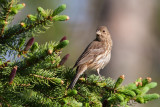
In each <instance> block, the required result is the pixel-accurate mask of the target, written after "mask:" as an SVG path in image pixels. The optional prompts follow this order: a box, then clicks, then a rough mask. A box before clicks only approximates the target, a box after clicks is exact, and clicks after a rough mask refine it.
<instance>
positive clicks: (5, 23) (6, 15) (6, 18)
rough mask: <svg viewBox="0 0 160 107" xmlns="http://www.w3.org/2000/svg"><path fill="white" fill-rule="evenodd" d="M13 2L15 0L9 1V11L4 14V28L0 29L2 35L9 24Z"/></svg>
mask: <svg viewBox="0 0 160 107" xmlns="http://www.w3.org/2000/svg"><path fill="white" fill-rule="evenodd" d="M12 4H13V0H11V2H10V3H9V7H8V8H7V9H6V11H7V13H5V14H4V16H5V19H4V24H3V25H2V28H1V31H0V37H1V36H2V35H3V33H4V29H5V26H6V25H7V24H8V23H7V20H8V17H9V14H10V12H11V7H12Z"/></svg>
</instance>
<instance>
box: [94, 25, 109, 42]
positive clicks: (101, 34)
mask: <svg viewBox="0 0 160 107" xmlns="http://www.w3.org/2000/svg"><path fill="white" fill-rule="evenodd" d="M108 36H110V34H109V31H108V29H107V27H106V26H99V27H98V29H97V31H96V38H97V39H98V40H99V41H105V40H106V39H107V38H108Z"/></svg>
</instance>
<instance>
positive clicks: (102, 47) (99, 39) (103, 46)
mask: <svg viewBox="0 0 160 107" xmlns="http://www.w3.org/2000/svg"><path fill="white" fill-rule="evenodd" d="M111 49H112V39H111V36H110V33H109V31H108V29H107V27H106V26H99V27H98V29H97V31H96V39H94V40H93V41H92V42H91V43H90V44H89V45H88V46H87V48H86V49H85V50H84V52H83V53H82V54H81V56H80V57H79V58H78V60H77V61H76V63H75V65H74V66H73V68H75V67H77V69H76V75H75V77H74V79H73V81H72V82H71V84H70V85H69V87H68V89H69V88H70V89H72V88H73V87H74V85H75V84H76V82H77V80H78V78H79V77H80V76H81V75H82V74H83V73H84V72H85V71H86V70H87V69H91V70H97V73H98V75H99V77H100V79H101V80H102V78H101V75H100V74H99V71H100V69H103V68H104V67H105V65H107V64H108V62H109V61H110V58H111Z"/></svg>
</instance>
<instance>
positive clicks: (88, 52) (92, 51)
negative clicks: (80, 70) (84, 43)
mask: <svg viewBox="0 0 160 107" xmlns="http://www.w3.org/2000/svg"><path fill="white" fill-rule="evenodd" d="M104 52H105V48H104V47H103V45H102V43H101V42H99V41H93V42H91V43H90V44H89V45H88V47H87V48H86V49H85V50H84V52H83V53H82V54H81V56H80V57H79V58H78V60H77V61H76V63H75V65H74V67H76V66H78V65H81V64H84V63H87V62H88V63H89V62H92V61H94V58H95V57H96V56H98V55H99V54H102V53H104Z"/></svg>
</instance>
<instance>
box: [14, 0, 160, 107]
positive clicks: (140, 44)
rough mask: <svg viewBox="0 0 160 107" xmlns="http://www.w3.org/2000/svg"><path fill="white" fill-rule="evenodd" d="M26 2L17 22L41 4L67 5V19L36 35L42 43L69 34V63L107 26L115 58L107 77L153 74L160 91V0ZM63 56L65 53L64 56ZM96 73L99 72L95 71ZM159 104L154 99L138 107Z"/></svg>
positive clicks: (47, 6)
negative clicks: (98, 31) (100, 28)
mask: <svg viewBox="0 0 160 107" xmlns="http://www.w3.org/2000/svg"><path fill="white" fill-rule="evenodd" d="M21 2H23V3H25V4H26V8H25V9H23V10H22V11H21V12H20V13H19V14H18V15H17V16H16V18H15V20H14V24H15V23H18V22H19V21H20V20H22V19H24V18H25V17H26V16H27V15H28V14H34V13H36V8H37V7H38V6H41V7H43V8H44V9H55V8H56V7H58V6H59V5H61V4H67V9H66V10H65V11H64V12H63V13H62V14H66V15H69V16H70V20H69V21H66V22H57V23H55V24H54V25H53V26H52V28H51V29H49V30H48V31H47V32H46V33H45V34H40V36H38V37H36V41H37V42H39V44H43V43H45V42H47V41H58V40H60V39H61V38H62V37H63V36H67V38H68V39H69V41H70V44H69V45H68V46H67V47H66V48H65V49H64V50H63V55H64V54H67V53H69V54H70V58H69V60H68V62H67V63H66V66H68V67H72V66H73V64H74V63H75V61H76V60H77V58H78V57H79V55H80V54H81V53H82V52H83V50H84V49H85V48H86V46H87V45H88V44H89V43H90V42H91V41H92V40H93V39H94V38H95V35H96V34H95V32H96V28H97V26H99V25H106V26H107V27H108V29H109V31H110V33H111V36H112V39H113V42H114V43H113V50H112V58H111V61H110V63H109V64H108V65H107V66H106V67H105V68H104V69H103V70H101V72H100V73H101V74H102V75H103V76H105V77H111V78H113V79H117V78H118V77H119V76H120V75H123V74H124V75H125V82H124V84H127V83H129V82H134V81H135V80H136V79H137V78H139V77H142V78H146V77H151V78H152V80H153V81H156V82H158V84H159V86H158V87H157V88H155V89H152V90H151V91H150V92H156V93H159V94H160V36H159V35H160V0H22V1H21ZM63 55H62V56H63ZM94 73H96V72H94ZM151 106H152V107H160V100H155V101H152V102H149V103H147V104H143V105H140V104H139V105H137V104H136V105H135V107H151Z"/></svg>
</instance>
